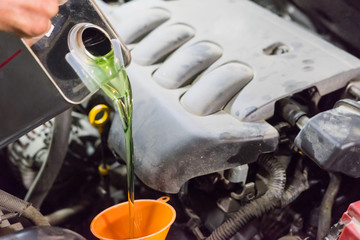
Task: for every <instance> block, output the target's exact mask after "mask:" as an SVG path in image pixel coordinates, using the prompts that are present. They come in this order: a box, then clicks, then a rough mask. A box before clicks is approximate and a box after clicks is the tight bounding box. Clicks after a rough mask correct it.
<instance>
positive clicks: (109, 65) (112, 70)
mask: <svg viewBox="0 0 360 240" xmlns="http://www.w3.org/2000/svg"><path fill="white" fill-rule="evenodd" d="M114 61H115V59H114V52H113V51H112V50H111V51H110V52H109V53H108V54H106V55H105V56H103V57H98V58H97V60H96V64H97V66H98V67H100V68H101V69H102V72H103V74H106V76H102V77H101V78H99V79H98V84H99V85H100V87H101V89H102V90H103V91H104V92H105V94H106V95H107V96H109V97H110V98H111V100H112V101H113V102H114V104H115V106H116V108H117V111H118V113H119V115H120V119H121V123H122V127H123V130H124V133H125V147H126V165H127V187H128V202H129V238H134V227H135V212H134V198H135V196H134V180H135V179H134V177H135V175H134V147H133V138H132V112H133V111H132V110H133V109H132V107H133V106H132V92H131V85H130V82H129V79H128V76H127V73H126V71H125V67H123V66H121V67H120V69H116V67H115V64H114Z"/></svg>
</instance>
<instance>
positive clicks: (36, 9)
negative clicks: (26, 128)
mask: <svg viewBox="0 0 360 240" xmlns="http://www.w3.org/2000/svg"><path fill="white" fill-rule="evenodd" d="M58 10H59V7H58V0H0V31H7V32H13V33H15V34H17V35H18V36H19V37H36V36H41V35H43V34H45V33H46V32H47V31H49V29H50V27H51V21H50V19H51V18H52V17H54V16H55V15H56V14H57V12H58Z"/></svg>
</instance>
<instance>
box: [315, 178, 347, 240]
mask: <svg viewBox="0 0 360 240" xmlns="http://www.w3.org/2000/svg"><path fill="white" fill-rule="evenodd" d="M329 177H330V181H329V185H328V187H327V189H326V192H325V194H324V197H323V199H322V201H321V205H320V215H319V222H318V231H317V236H316V239H317V240H322V239H324V238H325V236H326V234H327V232H328V231H329V230H330V226H331V212H332V207H333V205H334V201H335V197H336V195H337V193H338V191H339V188H340V183H341V175H340V174H338V173H331V172H329Z"/></svg>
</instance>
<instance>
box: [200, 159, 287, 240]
mask: <svg viewBox="0 0 360 240" xmlns="http://www.w3.org/2000/svg"><path fill="white" fill-rule="evenodd" d="M258 163H259V165H260V166H261V167H262V168H264V169H265V170H266V171H267V172H268V174H269V182H268V190H267V191H266V193H265V194H264V195H263V196H261V197H260V198H258V199H255V200H253V201H251V202H250V203H248V204H247V205H245V206H244V207H242V208H241V209H240V210H239V211H237V212H236V213H234V214H233V215H232V216H231V217H230V218H229V219H228V220H226V221H225V222H224V223H223V224H222V225H220V226H219V227H218V228H217V229H215V231H214V232H212V234H211V235H210V236H209V237H208V238H207V239H208V240H227V239H230V238H231V237H232V236H233V235H234V234H236V233H237V232H238V231H239V230H240V229H241V228H242V227H243V226H245V224H246V223H248V222H249V221H250V220H252V219H254V218H258V217H260V216H262V215H263V214H264V213H266V212H268V211H270V210H272V209H274V208H275V207H278V206H280V204H281V198H282V195H283V192H284V187H285V183H286V175H285V169H284V167H283V166H282V165H281V163H280V162H279V161H278V160H277V159H276V158H273V157H272V156H269V155H265V156H262V157H260V159H259V161H258Z"/></svg>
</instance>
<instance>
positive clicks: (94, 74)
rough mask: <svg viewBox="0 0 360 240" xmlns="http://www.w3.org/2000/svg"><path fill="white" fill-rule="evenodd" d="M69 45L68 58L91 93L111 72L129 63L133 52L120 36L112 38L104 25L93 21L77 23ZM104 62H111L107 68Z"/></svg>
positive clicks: (71, 31)
mask: <svg viewBox="0 0 360 240" xmlns="http://www.w3.org/2000/svg"><path fill="white" fill-rule="evenodd" d="M68 46H69V50H70V52H69V53H68V54H67V55H66V57H65V58H66V60H67V62H68V63H69V64H70V65H71V66H72V68H73V69H74V71H75V72H76V73H77V75H78V76H79V77H80V79H81V80H82V82H83V83H84V84H85V86H86V87H87V89H88V90H89V91H90V92H91V93H94V92H96V91H97V90H98V89H99V88H100V86H101V83H103V82H105V81H106V80H107V79H108V78H109V76H110V75H111V74H114V73H116V72H118V71H120V70H121V69H122V68H125V67H126V66H127V65H128V64H129V63H130V52H129V50H128V49H127V48H126V47H125V45H124V44H122V43H121V42H120V40H119V39H110V37H109V35H108V34H107V33H106V32H105V31H104V30H103V29H102V28H100V27H98V26H96V25H94V24H90V23H80V24H77V25H75V26H74V27H73V28H72V29H71V30H70V33H69V36H68ZM124 50H125V52H124ZM124 55H125V58H124ZM109 59H111V61H109ZM124 59H125V60H126V61H127V62H125V61H124ZM103 62H106V64H107V65H109V64H110V65H109V68H106V72H104V68H103V67H101V65H102V63H103Z"/></svg>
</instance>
